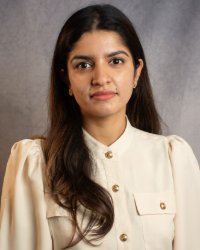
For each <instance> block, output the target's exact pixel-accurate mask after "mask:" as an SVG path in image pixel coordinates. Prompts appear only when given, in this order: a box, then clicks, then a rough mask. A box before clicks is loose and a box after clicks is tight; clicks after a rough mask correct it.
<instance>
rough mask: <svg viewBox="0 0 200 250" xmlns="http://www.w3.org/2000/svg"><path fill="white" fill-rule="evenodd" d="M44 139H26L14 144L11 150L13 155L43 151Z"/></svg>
mask: <svg viewBox="0 0 200 250" xmlns="http://www.w3.org/2000/svg"><path fill="white" fill-rule="evenodd" d="M42 141H43V140H42V139H34V140H32V139H24V140H21V141H18V142H16V143H14V145H13V146H12V148H11V154H15V153H21V154H27V153H35V152H38V151H41V150H42Z"/></svg>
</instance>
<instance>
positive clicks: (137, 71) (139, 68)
mask: <svg viewBox="0 0 200 250" xmlns="http://www.w3.org/2000/svg"><path fill="white" fill-rule="evenodd" d="M138 62H139V63H138V65H137V68H136V69H135V73H134V79H133V82H134V83H133V88H136V86H137V82H138V79H139V77H140V75H141V72H142V69H143V66H144V62H143V60H142V59H138Z"/></svg>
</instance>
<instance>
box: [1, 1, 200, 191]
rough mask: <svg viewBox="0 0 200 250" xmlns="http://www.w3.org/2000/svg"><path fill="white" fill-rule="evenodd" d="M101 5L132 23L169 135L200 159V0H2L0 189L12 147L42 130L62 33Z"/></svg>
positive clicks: (166, 131)
mask: <svg viewBox="0 0 200 250" xmlns="http://www.w3.org/2000/svg"><path fill="white" fill-rule="evenodd" d="M100 2H104V3H111V4H114V5H116V6H117V7H119V8H120V9H121V10H123V11H124V12H125V13H126V14H127V15H128V16H129V17H130V19H131V20H132V21H133V23H134V24H135V27H136V29H137V31H138V33H139V35H140V38H141V41H142V43H143V46H144V50H145V52H146V57H147V62H148V66H149V71H150V76H151V80H152V85H153V89H154V94H155V97H156V102H157V107H158V110H159V112H160V114H161V116H162V118H163V120H164V121H165V123H166V124H167V126H168V127H165V133H166V134H178V135H180V136H182V137H184V138H185V139H186V140H187V141H188V142H189V143H190V144H191V146H192V147H193V149H194V152H195V154H196V156H197V158H198V159H200V150H199V146H200V133H199V127H200V116H199V114H200V112H199V111H200V98H199V96H200V84H199V83H200V81H199V78H200V1H199V0H161V1H159V0H123V1H122V0H112V1H91V0H56V1H55V0H7V1H6V0H0V115H1V117H0V190H1V183H2V180H3V175H4V170H5V164H6V161H7V158H8V155H9V152H10V147H11V145H12V144H13V143H14V142H15V141H18V140H21V139H23V138H29V137H30V136H31V135H33V134H40V133H43V132H44V130H45V126H46V121H47V114H46V113H47V112H46V98H47V86H48V82H49V69H50V62H51V58H52V53H53V49H54V45H55V41H56V38H57V35H58V33H59V31H60V28H61V27H62V25H63V23H64V21H65V20H66V18H67V17H68V16H69V15H70V14H72V12H74V11H75V10H77V9H78V8H80V7H82V6H85V5H87V4H91V3H100Z"/></svg>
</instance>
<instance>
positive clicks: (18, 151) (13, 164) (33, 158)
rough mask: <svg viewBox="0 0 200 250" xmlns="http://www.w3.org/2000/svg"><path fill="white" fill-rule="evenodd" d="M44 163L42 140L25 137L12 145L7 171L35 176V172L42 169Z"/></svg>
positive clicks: (12, 173)
mask: <svg viewBox="0 0 200 250" xmlns="http://www.w3.org/2000/svg"><path fill="white" fill-rule="evenodd" d="M44 164H45V160H44V155H43V150H42V140H41V139H35V140H30V139H25V140H21V141H19V142H16V143H15V144H14V145H13V146H12V148H11V153H10V157H9V159H8V163H7V168H6V172H7V173H10V174H11V175H28V176H34V175H33V173H36V172H41V171H42V167H43V166H44Z"/></svg>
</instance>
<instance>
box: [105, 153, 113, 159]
mask: <svg viewBox="0 0 200 250" xmlns="http://www.w3.org/2000/svg"><path fill="white" fill-rule="evenodd" d="M105 157H106V158H108V159H111V158H112V157H113V153H112V152H111V151H108V152H106V153H105Z"/></svg>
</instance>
